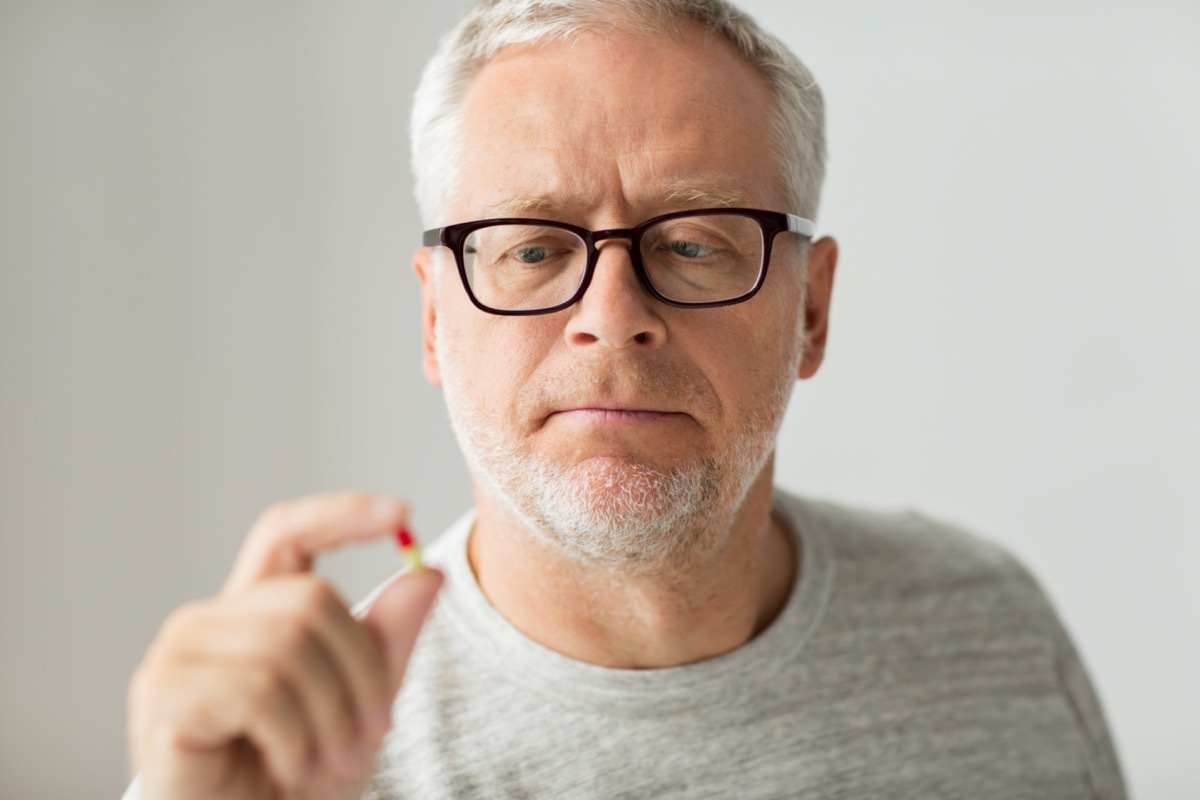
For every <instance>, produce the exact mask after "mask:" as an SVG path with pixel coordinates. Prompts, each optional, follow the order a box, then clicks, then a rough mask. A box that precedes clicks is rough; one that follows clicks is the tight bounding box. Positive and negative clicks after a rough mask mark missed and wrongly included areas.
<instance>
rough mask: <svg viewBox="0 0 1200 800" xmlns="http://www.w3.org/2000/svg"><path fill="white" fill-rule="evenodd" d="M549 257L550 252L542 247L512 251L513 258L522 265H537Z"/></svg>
mask: <svg viewBox="0 0 1200 800" xmlns="http://www.w3.org/2000/svg"><path fill="white" fill-rule="evenodd" d="M549 255H550V252H549V251H548V250H547V249H546V248H544V247H518V248H517V249H516V250H514V251H513V257H514V258H516V259H517V260H518V261H520V262H521V263H522V264H537V263H539V262H541V261H544V260H545V259H546V258H547V257H549Z"/></svg>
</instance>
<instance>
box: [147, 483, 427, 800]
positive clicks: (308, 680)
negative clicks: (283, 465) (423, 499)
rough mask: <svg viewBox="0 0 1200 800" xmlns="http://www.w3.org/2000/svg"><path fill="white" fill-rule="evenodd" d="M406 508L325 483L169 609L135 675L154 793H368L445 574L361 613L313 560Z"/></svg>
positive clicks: (410, 579)
mask: <svg viewBox="0 0 1200 800" xmlns="http://www.w3.org/2000/svg"><path fill="white" fill-rule="evenodd" d="M406 515H407V512H406V509H405V507H404V506H403V504H401V503H399V502H398V501H394V500H389V499H385V498H380V497H376V496H371V495H365V494H330V495H320V496H314V497H309V498H305V499H302V500H298V501H294V502H291V503H285V504H281V505H278V506H275V507H272V508H271V509H269V510H267V511H266V512H265V513H264V514H263V515H262V516H261V517H260V518H259V520H258V521H257V522H256V523H255V525H254V527H253V528H252V529H251V531H250V533H249V535H248V536H247V537H246V541H245V544H244V545H243V546H242V551H241V553H239V555H238V558H237V561H236V563H235V564H234V567H233V570H232V572H231V573H230V576H229V580H228V581H227V583H226V585H225V587H224V589H222V591H221V593H220V594H219V595H218V596H216V597H214V598H211V599H209V600H204V601H200V602H196V603H192V604H189V605H186V606H184V607H183V608H181V609H179V610H177V611H176V612H175V613H174V614H172V615H171V616H170V617H169V618H168V619H167V621H166V622H165V623H164V625H163V627H162V629H161V630H160V631H159V634H158V637H157V638H156V639H155V641H154V643H153V644H152V645H151V646H150V648H149V650H148V651H147V653H146V656H145V658H144V659H143V661H142V663H141V665H139V667H138V669H137V671H136V672H135V673H134V677H133V681H132V683H131V685H130V690H129V739H130V752H131V754H132V757H133V761H134V767H135V768H136V769H138V770H139V771H140V773H141V788H142V797H143V798H145V800H159V799H160V798H161V799H162V800H180V799H181V798H205V799H206V800H208V799H209V798H277V797H287V798H338V799H339V800H340V799H341V798H354V799H355V800H358V798H359V797H361V794H362V792H363V790H364V788H365V786H366V784H367V782H368V780H369V779H370V775H371V772H372V769H373V767H374V763H375V755H376V752H377V750H378V749H379V744H380V742H381V741H382V739H383V736H384V734H385V733H386V732H387V730H388V728H389V727H390V724H391V714H390V712H391V707H392V701H393V699H394V698H395V695H396V691H397V690H398V689H399V687H400V681H401V678H402V677H403V675H404V668H405V665H406V664H407V663H408V657H409V655H410V654H411V653H412V647H413V643H414V641H415V640H416V637H417V633H418V632H419V631H420V628H421V624H422V622H423V621H424V619H425V616H426V615H427V614H428V613H429V609H430V608H431V606H432V605H433V600H434V596H435V595H436V594H437V591H438V588H439V587H440V586H441V582H442V576H441V573H439V572H437V571H436V570H422V571H420V572H417V573H415V574H412V575H406V576H404V577H402V578H400V579H398V580H396V581H395V582H393V583H392V584H391V585H389V586H388V587H387V588H386V589H385V590H384V591H383V592H382V593H381V594H380V595H379V597H378V598H377V599H376V601H375V603H374V605H373V606H372V608H371V610H370V612H369V613H368V614H367V615H366V617H365V618H364V619H362V620H355V619H354V618H353V617H352V616H351V615H350V611H349V610H348V609H347V607H346V604H345V603H344V602H343V601H342V600H341V598H339V597H338V596H337V594H336V592H334V590H333V589H331V588H330V586H329V585H328V584H327V583H326V582H324V581H323V580H321V579H320V578H318V577H316V576H314V575H313V574H311V569H312V566H313V562H314V560H315V557H316V556H317V554H319V553H321V552H323V551H325V550H329V549H332V548H335V547H338V546H341V545H343V544H346V543H349V542H355V541H364V540H367V539H372V538H375V537H378V536H382V535H385V534H387V533H389V532H391V531H394V530H395V529H396V528H398V527H400V526H401V525H404V524H405V522H406Z"/></svg>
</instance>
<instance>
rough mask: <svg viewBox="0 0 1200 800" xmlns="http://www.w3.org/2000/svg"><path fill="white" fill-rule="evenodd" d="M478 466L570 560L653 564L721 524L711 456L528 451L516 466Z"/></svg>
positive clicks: (669, 559)
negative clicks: (679, 461) (670, 459)
mask: <svg viewBox="0 0 1200 800" xmlns="http://www.w3.org/2000/svg"><path fill="white" fill-rule="evenodd" d="M510 466H511V465H510ZM483 472H485V473H488V474H485V475H483V476H481V477H484V478H485V481H484V482H483V483H484V485H485V486H488V487H489V488H490V489H491V491H490V492H489V494H491V495H492V496H493V497H494V498H495V499H496V500H498V501H499V502H500V503H501V504H502V505H504V506H506V507H507V508H508V509H509V510H510V511H511V512H512V513H513V514H514V515H515V516H516V517H518V518H519V519H520V520H521V521H522V522H523V523H524V527H525V528H527V529H528V531H529V532H530V533H531V534H533V535H535V536H537V537H538V538H539V539H541V540H542V541H543V542H544V543H546V544H549V545H550V546H552V547H554V548H556V549H558V550H560V551H562V552H563V553H564V554H566V555H568V556H570V557H571V558H573V559H575V560H580V561H586V562H590V563H597V564H607V565H611V566H613V567H617V568H623V569H639V568H640V569H646V570H650V569H658V568H661V567H664V566H667V565H669V564H672V563H677V562H683V561H687V560H688V559H689V558H690V557H692V556H694V555H695V554H696V552H697V550H700V549H704V547H703V546H704V543H705V541H706V539H707V538H709V536H710V532H711V531H713V530H717V529H719V527H720V526H714V525H712V524H711V523H712V522H713V521H714V517H715V516H721V515H720V514H719V507H720V506H721V505H723V504H722V503H720V502H719V501H720V494H721V493H720V491H719V487H720V486H721V484H722V475H721V472H722V470H721V469H720V467H719V466H718V465H717V464H716V463H715V462H712V461H701V462H693V463H691V464H687V465H683V466H678V467H674V468H670V469H663V468H661V467H655V466H648V465H646V464H644V463H641V462H637V461H634V460H631V459H627V458H617V457H612V456H605V457H596V458H589V459H587V460H585V461H582V462H580V463H578V464H574V465H571V466H567V467H564V466H561V465H558V464H553V463H548V462H545V461H541V460H538V459H525V460H524V463H523V464H522V465H521V468H520V469H519V470H500V471H499V472H500V474H495V473H493V472H492V471H490V470H486V469H485V470H483ZM505 473H507V474H505Z"/></svg>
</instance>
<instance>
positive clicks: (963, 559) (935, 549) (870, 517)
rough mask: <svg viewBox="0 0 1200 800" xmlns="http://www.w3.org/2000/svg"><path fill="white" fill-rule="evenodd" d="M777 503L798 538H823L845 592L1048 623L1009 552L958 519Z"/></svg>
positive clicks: (1036, 591) (792, 499)
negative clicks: (1001, 609)
mask: <svg viewBox="0 0 1200 800" xmlns="http://www.w3.org/2000/svg"><path fill="white" fill-rule="evenodd" d="M777 504H778V505H779V507H780V508H781V510H783V511H784V513H785V514H787V515H788V516H789V517H790V518H791V519H792V521H793V524H794V525H795V526H796V527H797V532H798V534H799V536H800V537H801V540H802V541H804V540H805V539H806V538H820V539H821V540H823V541H822V546H824V547H825V548H827V549H828V550H829V553H830V557H831V560H832V562H833V565H834V569H835V571H836V573H837V586H838V591H839V593H842V594H843V596H845V594H850V595H857V596H859V597H861V598H863V599H866V597H868V596H869V597H870V598H872V599H874V600H875V601H883V602H893V601H894V602H904V601H910V600H914V599H919V598H925V599H926V600H935V599H936V600H940V601H941V603H943V604H946V603H952V602H954V601H961V602H965V603H968V604H970V605H979V604H983V605H987V606H990V607H992V608H993V609H995V608H996V607H997V606H1005V607H1006V608H1007V609H1008V610H1009V611H1010V612H1017V613H1019V614H1020V615H1021V616H1023V617H1025V618H1026V620H1027V621H1033V620H1044V621H1051V620H1053V610H1052V609H1051V607H1050V604H1049V602H1048V600H1047V599H1046V596H1045V593H1044V592H1043V591H1042V589H1041V587H1040V586H1039V584H1038V582H1037V581H1036V580H1035V579H1034V578H1033V576H1032V575H1031V574H1030V572H1029V570H1028V569H1027V568H1026V567H1025V566H1024V565H1023V564H1022V563H1021V562H1020V561H1019V560H1018V559H1017V558H1016V557H1015V556H1014V555H1013V554H1012V553H1010V552H1009V551H1008V550H1006V549H1005V548H1004V547H1002V546H1001V545H999V544H997V543H995V542H993V541H990V540H988V539H986V538H984V537H982V536H979V535H978V534H976V533H974V532H971V531H969V530H967V529H965V528H963V527H961V526H959V525H957V524H955V523H951V522H948V521H945V520H941V519H937V518H935V517H932V516H929V515H927V514H925V513H922V512H918V511H915V510H911V509H904V510H879V509H871V508H860V507H851V506H847V505H843V504H840V503H835V502H832V501H829V500H823V499H812V498H803V497H798V496H796V495H793V494H787V493H782V492H781V493H778V494H777ZM1051 624H1053V623H1051Z"/></svg>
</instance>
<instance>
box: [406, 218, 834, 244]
mask: <svg viewBox="0 0 1200 800" xmlns="http://www.w3.org/2000/svg"><path fill="white" fill-rule="evenodd" d="M787 224H788V227H787V229H788V230H789V231H791V232H792V233H798V234H800V235H801V236H807V237H809V238H810V239H811V238H812V237H813V234H815V233H816V232H817V226H816V225H814V224H813V222H812V220H809V219H805V218H804V217H797V216H796V215H795V214H788V215H787ZM426 244H428V242H426Z"/></svg>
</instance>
